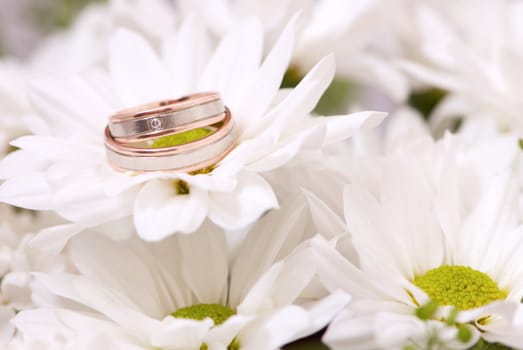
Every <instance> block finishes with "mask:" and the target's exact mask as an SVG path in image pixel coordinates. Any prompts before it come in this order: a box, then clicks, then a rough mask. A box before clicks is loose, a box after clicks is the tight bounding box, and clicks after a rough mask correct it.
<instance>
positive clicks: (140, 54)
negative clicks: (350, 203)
mask: <svg viewBox="0 0 523 350" xmlns="http://www.w3.org/2000/svg"><path fill="white" fill-rule="evenodd" d="M294 22H295V21H294V20H293V21H291V23H290V24H289V26H288V27H286V29H285V30H284V32H283V33H282V35H281V37H280V39H279V40H278V41H277V43H276V44H275V46H274V48H273V49H272V50H271V52H270V53H269V54H268V55H267V57H266V58H265V60H264V61H263V62H262V63H261V64H260V60H261V55H262V41H263V35H262V28H261V26H260V25H259V24H258V22H256V21H247V22H246V23H244V24H243V25H242V26H240V27H239V28H237V30H235V31H233V32H232V33H231V34H230V35H228V36H227V37H226V38H225V39H224V40H223V41H222V43H221V44H220V45H219V46H218V47H217V49H216V50H215V51H214V53H213V54H212V55H211V57H210V58H208V56H207V53H208V52H209V47H208V45H206V44H205V43H206V41H205V32H204V31H203V29H202V28H200V27H199V26H198V25H197V24H196V22H195V21H193V20H190V19H189V20H187V21H186V22H185V23H184V25H183V26H182V27H181V29H180V31H179V32H178V33H175V34H173V35H172V36H170V37H169V38H168V39H167V40H166V41H165V43H164V46H163V59H160V58H159V57H158V56H157V55H156V54H155V53H154V52H153V50H152V49H151V48H150V47H149V46H148V44H147V43H146V42H145V41H144V40H143V39H142V38H141V37H139V36H138V35H136V34H133V33H131V32H128V31H119V32H118V33H116V34H115V36H114V38H113V39H112V42H111V47H110V52H109V57H110V59H109V61H110V75H109V76H105V75H104V74H103V73H100V72H97V73H93V74H92V75H87V76H84V77H79V78H77V79H74V80H70V81H67V82H64V81H46V82H35V83H33V84H32V86H31V89H30V91H29V95H30V99H31V101H32V104H33V106H34V108H35V109H36V110H37V111H38V112H39V114H40V116H41V122H40V123H41V124H46V125H47V128H42V129H41V130H39V131H38V132H37V133H38V135H35V136H27V137H22V138H19V139H17V140H16V141H13V142H12V144H13V145H14V146H16V147H18V148H20V150H19V151H17V152H14V153H12V154H10V155H8V156H7V157H6V158H5V159H4V160H3V162H2V163H1V165H0V173H1V177H2V178H4V179H6V181H5V182H4V183H3V185H2V186H1V188H0V199H1V200H2V201H4V202H8V203H11V204H14V205H17V206H21V207H26V208H33V209H37V210H41V209H51V210H55V211H56V212H57V213H58V214H59V215H61V216H62V217H64V218H65V219H67V220H69V221H72V222H73V223H74V224H72V225H71V226H72V227H71V226H70V227H68V228H67V230H68V232H69V233H71V232H72V231H75V230H76V231H79V230H81V229H83V228H85V227H87V226H90V227H95V226H96V227H100V226H102V225H108V224H111V223H115V222H117V221H118V220H120V222H119V224H118V225H112V227H111V229H110V231H111V232H114V230H115V227H114V226H118V227H119V228H120V231H122V228H126V227H130V228H131V229H130V230H127V232H132V225H127V226H125V225H124V224H122V223H129V222H130V220H129V219H130V218H132V219H133V221H134V227H135V228H136V230H137V232H138V234H139V235H140V236H141V237H142V238H144V239H147V240H159V239H162V238H164V237H166V236H168V235H170V234H173V233H175V232H192V231H194V230H196V229H197V228H198V227H199V226H200V225H201V224H202V222H203V221H204V219H205V218H206V217H208V218H209V219H210V220H212V221H213V222H214V223H215V224H217V225H219V226H221V227H224V228H227V229H237V228H241V227H244V226H246V225H248V224H250V223H252V222H253V221H255V220H256V219H258V218H259V217H260V215H261V214H263V213H264V212H265V211H267V210H269V209H271V208H274V207H276V206H277V205H278V204H277V203H278V202H277V198H276V196H275V194H274V192H273V190H272V188H271V186H270V185H269V183H268V182H267V181H266V180H265V179H264V177H263V174H264V172H268V171H272V170H274V169H277V168H279V167H281V166H282V165H284V164H286V163H287V162H288V161H289V160H291V159H293V158H294V157H295V156H296V155H297V154H299V153H300V151H302V150H307V149H317V148H319V147H322V146H325V145H328V144H331V143H336V142H338V141H340V140H343V139H345V138H347V137H350V136H351V135H352V134H353V133H354V132H355V131H356V130H358V129H360V128H367V127H374V126H376V125H377V124H379V123H380V122H381V120H382V119H383V118H384V116H385V114H384V113H378V112H361V113H354V114H351V115H345V116H332V117H329V118H319V117H313V116H311V115H310V114H309V113H310V111H311V110H312V109H313V108H314V106H315V105H316V103H317V101H318V100H319V98H320V96H321V95H322V93H323V91H324V90H325V89H326V87H327V86H328V85H329V83H330V81H331V79H332V77H333V74H334V62H333V59H332V57H331V56H329V57H326V58H325V59H323V60H322V61H320V62H319V63H318V65H317V66H315V67H314V68H313V69H312V70H311V72H310V73H309V74H308V75H307V76H306V77H305V78H304V79H303V81H302V82H301V83H300V84H299V85H298V86H297V87H296V88H295V89H293V90H290V91H286V92H283V91H279V85H280V82H281V79H282V76H283V74H284V72H285V70H286V68H287V65H288V62H289V59H290V56H291V52H292V42H293V37H294V35H293V32H294ZM209 90H215V91H218V92H219V93H220V94H221V97H222V99H223V101H224V103H225V104H226V105H227V106H228V107H229V108H230V110H231V113H232V116H233V119H234V122H235V125H236V135H237V147H236V148H235V149H234V150H233V151H232V152H231V153H229V154H228V155H227V156H226V157H225V158H224V159H223V160H222V161H221V162H220V163H219V164H218V165H217V166H216V167H215V168H214V169H213V170H212V171H210V172H209V173H207V174H197V175H191V174H186V173H167V172H153V173H146V174H138V175H137V174H135V173H132V172H127V173H119V172H117V171H115V170H113V169H112V168H111V167H110V166H109V164H108V162H107V160H106V156H105V149H104V144H103V136H102V135H103V129H104V128H105V125H106V123H107V121H108V116H109V115H110V114H112V113H114V112H115V111H118V110H120V109H122V108H124V107H129V106H134V105H137V104H141V103H143V102H150V101H154V100H158V99H165V98H173V97H175V96H180V95H184V94H188V93H193V92H196V91H209ZM181 182H183V183H184V186H183V187H184V188H187V187H188V188H189V190H188V191H187V190H184V191H180V190H179V189H180V187H179V186H177V184H180V183H181ZM186 192H189V193H186ZM60 229H63V228H59V230H60ZM56 232H57V231H56V230H55V231H53V236H52V237H53V238H52V241H53V242H56Z"/></svg>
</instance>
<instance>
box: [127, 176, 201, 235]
mask: <svg viewBox="0 0 523 350" xmlns="http://www.w3.org/2000/svg"><path fill="white" fill-rule="evenodd" d="M174 186H175V185H174V182H173V181H165V180H152V181H150V182H148V183H147V184H145V185H144V186H143V187H142V189H141V190H140V192H139V193H138V196H137V197H136V200H135V203H134V224H135V226H136V230H137V233H138V235H139V236H140V237H142V238H143V239H145V240H147V241H158V240H161V239H163V238H165V237H167V236H169V235H171V234H173V233H175V232H182V233H189V232H193V231H195V230H196V229H197V228H198V227H199V226H200V225H201V224H202V222H203V220H204V219H205V216H206V214H207V193H206V192H205V191H202V190H200V189H198V188H197V187H195V186H194V187H191V189H190V193H189V194H186V195H185V194H182V195H179V194H176V190H175V187H174Z"/></svg>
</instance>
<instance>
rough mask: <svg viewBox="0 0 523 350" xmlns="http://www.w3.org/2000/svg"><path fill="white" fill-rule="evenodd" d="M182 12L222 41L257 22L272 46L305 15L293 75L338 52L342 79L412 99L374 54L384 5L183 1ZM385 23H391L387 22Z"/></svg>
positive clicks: (336, 0)
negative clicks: (233, 31)
mask: <svg viewBox="0 0 523 350" xmlns="http://www.w3.org/2000/svg"><path fill="white" fill-rule="evenodd" d="M178 6H179V7H180V8H181V10H182V12H185V13H193V12H194V13H195V14H196V15H197V16H198V18H202V19H203V21H204V22H205V23H206V25H207V27H208V28H209V29H210V30H211V32H212V33H213V34H214V35H215V36H216V37H218V38H221V37H223V36H224V34H225V33H227V31H228V30H230V29H231V28H232V27H234V25H235V24H237V23H238V22H240V21H243V20H244V19H245V18H252V17H254V18H258V19H259V20H260V21H261V23H262V26H263V30H264V33H266V40H267V41H268V42H269V43H271V42H274V40H275V39H276V38H277V35H278V33H279V32H280V31H281V29H282V28H283V27H284V26H285V24H286V23H287V21H289V19H290V18H291V17H292V16H293V15H294V14H295V13H296V11H298V10H300V11H301V12H302V16H301V17H300V20H299V23H298V28H299V29H298V34H297V38H296V47H295V49H294V53H293V56H292V60H291V68H292V70H293V74H298V75H300V74H304V73H305V72H307V71H308V70H309V69H310V68H311V67H313V66H314V64H316V62H318V60H320V59H321V58H322V57H324V56H325V55H327V54H330V53H331V52H333V53H334V54H335V57H336V73H337V74H338V75H340V76H341V77H344V78H348V79H350V80H352V81H357V82H359V83H362V84H363V85H366V84H370V85H372V86H373V87H374V88H378V89H382V90H383V91H384V92H385V93H387V94H388V95H389V96H390V97H391V98H393V99H394V100H403V99H404V98H405V97H406V96H407V94H408V85H407V81H406V78H405V77H404V76H403V74H401V73H400V72H399V70H398V69H397V67H395V66H393V65H392V64H390V63H389V62H388V61H387V60H386V59H383V57H381V56H380V55H377V54H376V52H374V51H373V49H372V46H373V42H374V41H375V40H376V36H377V31H378V29H379V28H380V26H378V25H376V22H379V21H380V18H381V16H383V15H385V16H387V15H388V14H384V13H382V12H381V10H380V6H382V4H380V2H379V1H374V0H372V1H368V0H363V1H360V0H351V1H346V0H320V1H311V0H293V1H285V2H281V1H277V0H276V1H274V0H269V1H267V0H248V1H229V0H196V1H179V2H178ZM384 18H386V17H384Z"/></svg>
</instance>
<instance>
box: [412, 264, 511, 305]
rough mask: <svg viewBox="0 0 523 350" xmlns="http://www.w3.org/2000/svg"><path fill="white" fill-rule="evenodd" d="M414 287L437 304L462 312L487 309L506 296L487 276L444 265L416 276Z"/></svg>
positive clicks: (465, 267) (474, 271)
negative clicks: (478, 308) (483, 307)
mask: <svg viewBox="0 0 523 350" xmlns="http://www.w3.org/2000/svg"><path fill="white" fill-rule="evenodd" d="M414 284H415V285H416V286H418V287H419V288H421V289H422V290H423V291H424V292H425V293H427V295H428V296H429V297H430V298H431V299H432V300H434V301H435V302H437V303H438V304H440V305H449V306H454V307H456V308H457V309H459V310H468V309H473V308H476V307H480V306H484V305H487V304H490V303H492V302H493V301H496V300H501V299H505V298H506V296H507V293H506V292H505V291H502V290H500V289H499V287H498V285H497V284H496V282H494V281H493V280H492V278H490V277H489V276H488V275H487V274H485V273H483V272H480V271H477V270H474V269H472V268H470V267H468V266H449V265H443V266H440V267H437V268H434V269H431V270H429V271H427V272H426V273H425V274H424V275H423V276H419V277H416V278H415V279H414Z"/></svg>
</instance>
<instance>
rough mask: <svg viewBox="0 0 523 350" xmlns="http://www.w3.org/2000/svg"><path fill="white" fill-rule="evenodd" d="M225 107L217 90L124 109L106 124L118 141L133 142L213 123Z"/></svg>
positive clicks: (222, 114) (218, 120)
mask: <svg viewBox="0 0 523 350" xmlns="http://www.w3.org/2000/svg"><path fill="white" fill-rule="evenodd" d="M224 111H225V106H224V104H223V102H222V100H221V98H220V95H219V94H218V93H216V92H202V93H197V94H192V95H187V96H184V97H181V98H178V99H173V100H164V101H158V102H152V103H147V104H143V105H140V106H136V107H131V108H127V109H124V110H122V111H119V112H117V113H115V114H113V115H112V116H111V117H110V119H109V125H108V127H109V131H110V133H111V136H112V137H113V138H114V139H115V140H116V141H118V142H119V143H135V142H137V141H143V140H151V139H154V138H157V137H161V136H164V135H168V134H172V133H178V132H181V131H186V130H190V129H194V128H200V127H205V126H209V125H212V124H216V123H218V122H220V121H221V120H223V117H224ZM220 118H221V119H220Z"/></svg>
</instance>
